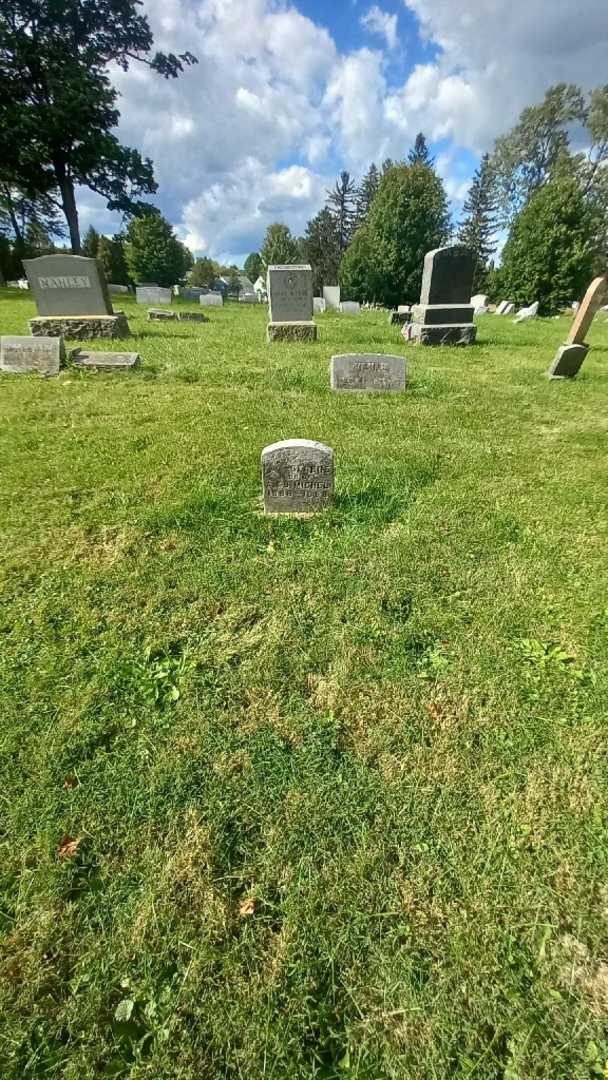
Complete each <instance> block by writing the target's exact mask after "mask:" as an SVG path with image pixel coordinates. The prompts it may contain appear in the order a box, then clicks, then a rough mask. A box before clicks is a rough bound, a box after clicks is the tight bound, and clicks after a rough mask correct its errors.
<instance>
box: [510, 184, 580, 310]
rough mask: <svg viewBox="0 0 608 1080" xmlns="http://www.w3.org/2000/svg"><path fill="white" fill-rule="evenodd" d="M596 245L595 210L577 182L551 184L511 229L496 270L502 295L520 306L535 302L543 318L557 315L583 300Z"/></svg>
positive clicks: (535, 195) (544, 187)
mask: <svg viewBox="0 0 608 1080" xmlns="http://www.w3.org/2000/svg"><path fill="white" fill-rule="evenodd" d="M596 243H597V221H596V212H595V211H594V209H593V208H592V207H591V206H590V205H589V203H588V202H587V201H586V200H585V197H584V195H583V193H582V192H581V190H580V187H579V185H578V183H577V181H576V180H575V179H573V178H567V179H561V180H554V181H550V182H549V183H547V184H545V185H544V186H543V187H542V188H540V189H539V190H538V191H537V192H536V193H535V194H534V195H533V196H532V198H531V199H530V201H529V202H528V204H527V206H526V207H524V209H523V210H522V212H521V213H520V214H519V216H518V217H517V218H516V219H515V221H514V222H513V225H512V226H511V231H510V234H509V238H508V240H507V243H506V244H505V247H504V250H503V257H502V267H501V270H500V281H501V284H502V287H503V290H504V292H505V293H506V294H507V295H508V296H509V299H510V300H513V301H514V303H516V304H519V305H522V304H531V303H532V302H533V301H535V300H538V302H539V313H540V314H541V315H552V314H554V313H556V312H557V311H559V309H560V308H561V307H563V306H564V304H567V303H569V302H570V301H571V300H574V299H580V298H581V297H582V296H583V294H584V292H585V289H586V288H587V285H588V284H589V281H590V279H591V277H592V274H593V265H594V258H595V256H596V251H597V248H596Z"/></svg>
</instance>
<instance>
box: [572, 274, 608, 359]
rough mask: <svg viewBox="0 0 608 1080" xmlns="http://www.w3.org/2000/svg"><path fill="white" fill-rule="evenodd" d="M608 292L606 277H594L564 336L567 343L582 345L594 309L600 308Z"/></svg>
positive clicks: (591, 320) (607, 278)
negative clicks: (566, 335) (566, 334)
mask: <svg viewBox="0 0 608 1080" xmlns="http://www.w3.org/2000/svg"><path fill="white" fill-rule="evenodd" d="M607 293H608V277H596V278H594V280H593V281H592V282H591V285H590V286H589V288H588V289H587V292H586V293H585V296H584V299H583V302H582V304H581V305H580V307H579V309H578V311H577V313H576V318H575V320H574V322H573V323H572V326H571V328H570V333H569V334H568V337H567V338H566V344H567V345H582V344H583V342H584V340H585V337H586V335H587V331H588V329H589V327H590V326H591V323H592V322H593V318H594V315H595V313H596V311H599V309H600V308H601V306H602V304H603V302H604V298H605V296H606V294H607Z"/></svg>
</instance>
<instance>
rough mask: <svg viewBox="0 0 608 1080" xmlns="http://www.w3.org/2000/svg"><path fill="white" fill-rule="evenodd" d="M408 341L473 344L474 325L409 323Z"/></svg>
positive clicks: (431, 343) (423, 343) (415, 342)
mask: <svg viewBox="0 0 608 1080" xmlns="http://www.w3.org/2000/svg"><path fill="white" fill-rule="evenodd" d="M409 329H410V341H413V342H414V344H417V345H474V344H475V340H476V338H477V327H476V326H424V325H423V324H422V323H411V324H410V328H409Z"/></svg>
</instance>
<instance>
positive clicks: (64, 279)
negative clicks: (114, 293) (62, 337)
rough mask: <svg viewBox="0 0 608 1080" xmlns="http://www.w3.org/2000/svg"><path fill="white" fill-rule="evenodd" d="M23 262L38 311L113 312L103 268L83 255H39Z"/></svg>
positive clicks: (100, 313) (59, 312) (77, 313)
mask: <svg viewBox="0 0 608 1080" xmlns="http://www.w3.org/2000/svg"><path fill="white" fill-rule="evenodd" d="M23 265H24V266H25V272H26V274H27V279H28V281H29V283H30V289H31V290H32V294H33V296H34V299H35V301H36V307H37V309H38V314H39V315H41V316H54V315H113V314H114V312H113V309H112V303H111V301H110V295H109V293H108V287H107V285H106V281H105V278H104V275H103V270H102V269H101V266H100V265H99V263H98V262H97V259H87V258H85V257H84V256H83V255H42V256H41V257H40V258H39V259H24V261H23Z"/></svg>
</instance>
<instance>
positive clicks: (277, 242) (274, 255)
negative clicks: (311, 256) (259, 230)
mask: <svg viewBox="0 0 608 1080" xmlns="http://www.w3.org/2000/svg"><path fill="white" fill-rule="evenodd" d="M260 258H261V260H262V265H263V268H264V270H263V272H264V273H266V270H267V269H268V267H269V266H276V265H279V266H280V265H281V264H285V265H287V264H288V263H297V262H299V261H300V248H299V246H298V241H297V240H296V238H295V237H294V236H292V233H291V230H290V229H289V228H288V227H287V225H281V224H279V223H278V222H275V224H274V225H269V226H268V228H267V229H266V236H265V238H264V243H263V245H262V248H261V250H260Z"/></svg>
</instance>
